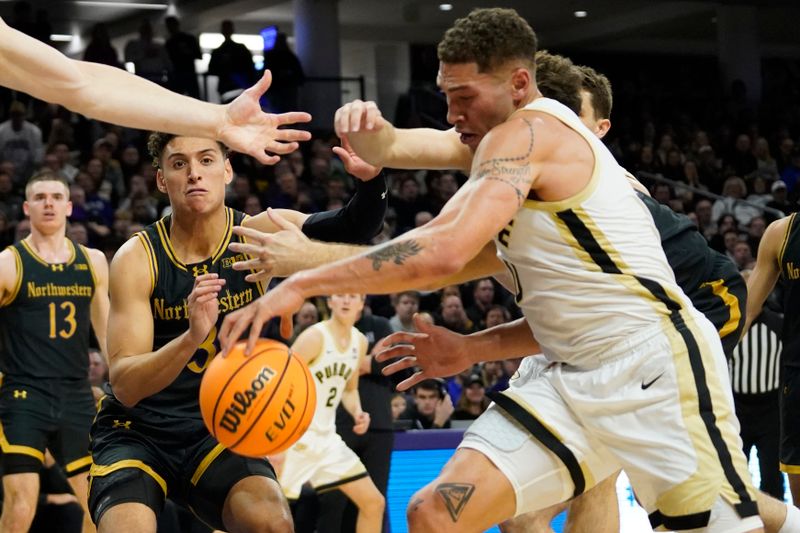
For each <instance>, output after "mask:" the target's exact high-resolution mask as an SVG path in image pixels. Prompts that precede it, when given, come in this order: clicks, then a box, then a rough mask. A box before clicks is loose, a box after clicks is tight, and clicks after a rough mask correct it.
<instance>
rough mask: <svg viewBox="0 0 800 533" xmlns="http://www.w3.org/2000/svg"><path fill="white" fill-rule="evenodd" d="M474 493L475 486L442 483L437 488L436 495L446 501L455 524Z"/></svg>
mask: <svg viewBox="0 0 800 533" xmlns="http://www.w3.org/2000/svg"><path fill="white" fill-rule="evenodd" d="M473 492H475V485H472V484H469V483H441V484H439V485H438V486H437V487H436V493H437V494H438V495H439V496H441V497H442V499H443V500H444V506H445V507H447V512H449V513H450V518H451V519H452V520H453V522H457V521H458V517H459V516H461V512H462V511H463V510H464V507H465V506H466V505H467V502H468V501H469V499H470V497H471V496H472V493H473Z"/></svg>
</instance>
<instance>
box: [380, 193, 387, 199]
mask: <svg viewBox="0 0 800 533" xmlns="http://www.w3.org/2000/svg"><path fill="white" fill-rule="evenodd" d="M381 200H386V191H383V192H382V193H381Z"/></svg>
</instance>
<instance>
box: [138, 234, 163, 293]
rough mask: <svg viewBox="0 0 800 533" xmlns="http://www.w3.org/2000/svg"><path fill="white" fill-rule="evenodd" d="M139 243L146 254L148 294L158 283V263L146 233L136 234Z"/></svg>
mask: <svg viewBox="0 0 800 533" xmlns="http://www.w3.org/2000/svg"><path fill="white" fill-rule="evenodd" d="M136 236H137V237H139V241H140V242H141V243H142V246H144V252H145V254H147V260H148V261H147V265H148V268H149V271H150V294H153V291H154V290H155V289H156V283H158V261H156V253H155V251H154V250H153V243H152V242H150V236H149V235H148V234H147V232H146V231H140V232H138V233H137V234H136Z"/></svg>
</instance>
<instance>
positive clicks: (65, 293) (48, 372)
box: [0, 173, 108, 532]
mask: <svg viewBox="0 0 800 533" xmlns="http://www.w3.org/2000/svg"><path fill="white" fill-rule="evenodd" d="M23 209H24V210H25V214H26V215H27V216H28V217H30V222H31V234H30V235H29V236H28V237H26V238H25V239H24V240H22V241H20V242H18V243H16V244H14V245H13V246H9V247H8V248H6V249H5V250H3V251H2V252H0V370H2V372H3V382H2V386H0V423H1V424H2V426H1V427H0V445H2V450H3V457H2V463H3V465H2V467H3V490H4V494H5V496H4V499H3V511H2V516H0V530H1V531H3V532H17V531H19V532H24V531H27V530H28V528H29V527H30V525H31V522H32V520H33V516H34V513H35V512H36V501H37V497H38V495H39V471H40V470H41V468H42V463H43V461H44V453H45V448H47V449H49V450H50V451H51V452H52V454H53V456H54V457H55V459H56V461H57V462H58V463H59V464H60V465H61V467H62V468H64V470H65V472H66V474H67V476H68V479H69V482H70V485H71V486H72V489H73V491H74V492H75V494H76V495H77V497H78V500H79V501H80V502H81V504H82V506H83V508H84V514H85V516H84V527H83V530H84V532H87V531H92V530H94V526H93V525H92V522H91V520H90V518H89V513H88V512H87V505H86V493H87V490H88V485H87V479H86V472H87V471H88V470H89V466H90V464H91V457H90V456H89V451H88V439H87V436H88V433H89V427H90V426H91V423H92V417H93V416H94V413H95V406H94V399H93V397H92V391H91V387H90V384H89V380H88V377H89V375H88V365H89V358H88V354H89V337H90V325H91V326H92V327H93V328H94V332H95V336H96V338H97V340H98V341H99V343H100V346H101V348H102V349H103V350H105V345H106V342H105V341H106V321H107V319H108V264H107V262H106V259H105V256H104V255H103V253H102V252H100V251H99V250H93V249H89V248H86V247H84V246H81V245H79V244H77V243H75V242H73V241H71V240H70V239H67V238H66V225H67V217H68V216H69V215H70V213H71V212H72V204H71V202H70V200H69V186H68V184H67V182H66V181H65V180H64V179H63V178H61V177H59V176H56V175H55V174H52V173H43V174H38V175H36V176H34V177H33V178H31V179H30V181H29V182H28V184H27V186H26V188H25V203H24V204H23Z"/></svg>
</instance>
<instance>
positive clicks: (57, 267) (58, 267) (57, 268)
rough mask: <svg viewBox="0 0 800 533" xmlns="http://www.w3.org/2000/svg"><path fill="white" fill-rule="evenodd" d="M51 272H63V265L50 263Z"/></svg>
mask: <svg viewBox="0 0 800 533" xmlns="http://www.w3.org/2000/svg"><path fill="white" fill-rule="evenodd" d="M50 268H51V269H52V270H53V272H64V265H50Z"/></svg>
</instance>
